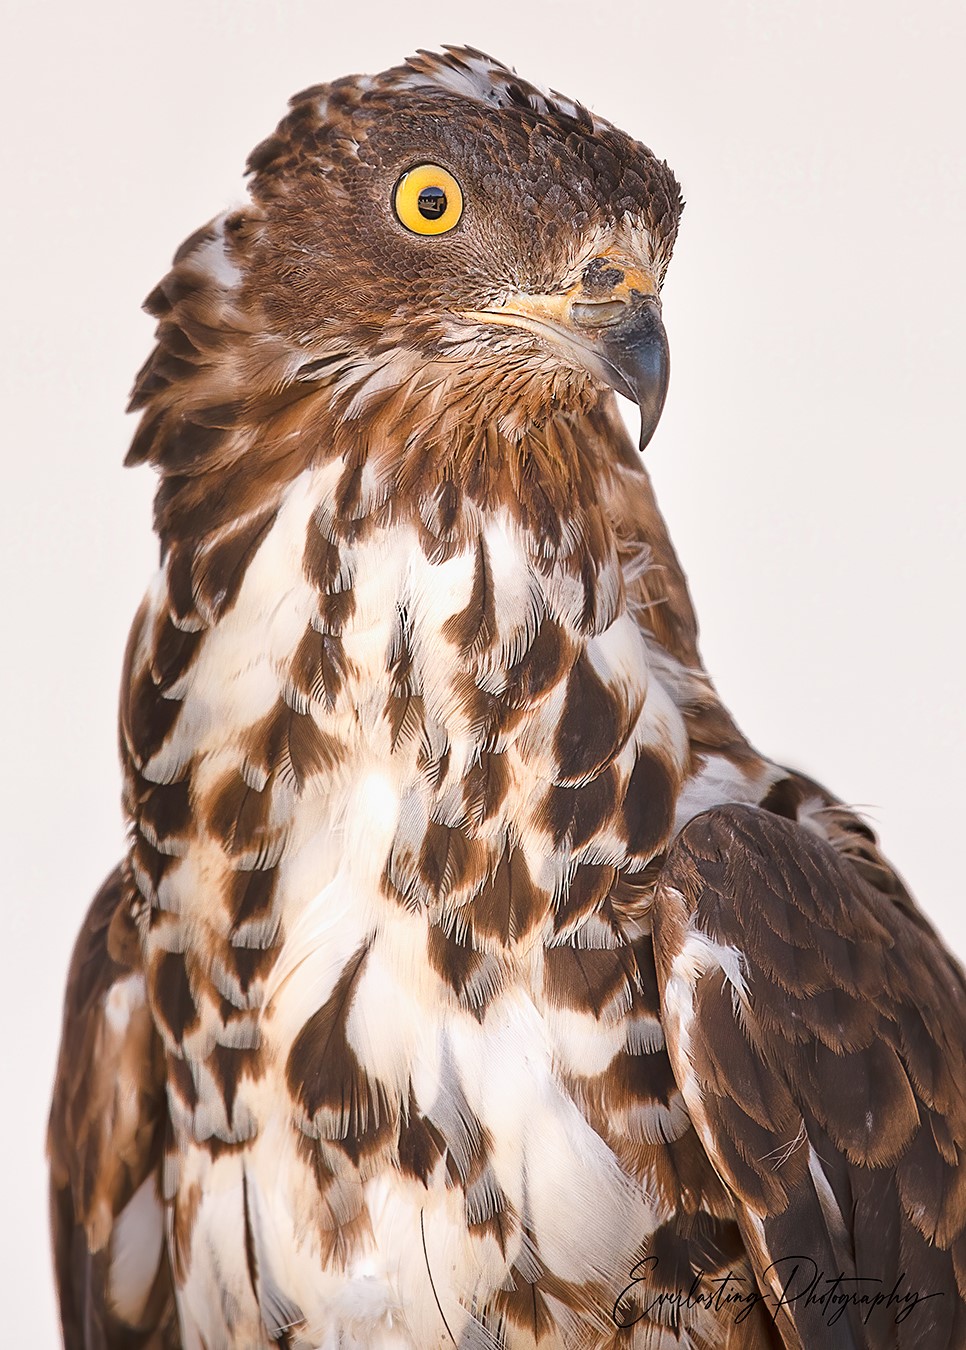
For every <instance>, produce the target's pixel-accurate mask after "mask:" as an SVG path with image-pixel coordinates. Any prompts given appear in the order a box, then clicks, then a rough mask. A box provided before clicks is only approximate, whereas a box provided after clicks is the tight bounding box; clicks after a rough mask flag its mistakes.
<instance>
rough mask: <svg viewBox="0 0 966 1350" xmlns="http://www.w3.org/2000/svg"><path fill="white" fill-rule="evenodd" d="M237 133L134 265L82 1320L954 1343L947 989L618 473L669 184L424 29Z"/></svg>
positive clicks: (490, 1334)
mask: <svg viewBox="0 0 966 1350" xmlns="http://www.w3.org/2000/svg"><path fill="white" fill-rule="evenodd" d="M248 173H249V199H248V200H247V201H246V203H245V204H244V205H242V206H241V207H239V208H237V209H233V210H230V211H228V212H226V213H224V214H222V215H220V216H218V217H217V218H216V219H214V220H213V221H211V223H209V224H208V225H205V226H204V227H203V228H202V229H200V230H199V231H198V232H197V233H196V234H194V235H192V236H191V237H190V238H189V239H188V240H187V241H186V242H185V243H184V244H183V245H182V246H181V248H180V249H179V250H178V252H177V254H176V255H175V258H174V263H173V266H172V268H171V270H170V271H169V272H168V274H167V275H166V276H165V278H164V279H163V280H162V281H161V283H160V284H159V285H158V287H157V288H156V289H155V290H154V292H153V293H152V294H151V295H150V296H149V298H148V300H147V302H146V308H147V310H148V311H149V312H150V314H151V315H153V316H154V317H155V318H156V320H157V335H156V345H155V346H154V349H153V351H152V353H151V355H150V356H149V358H148V360H147V362H146V364H145V365H144V367H143V369H142V370H141V372H140V374H139V376H138V377H137V381H136V384H135V388H134V394H133V398H132V407H133V408H134V409H136V410H137V411H138V412H139V413H140V420H139V423H138V428H137V431H136V434H135V436H134V439H133V443H132V445H131V448H130V452H129V454H128V457H127V462H128V463H129V464H142V463H147V464H150V465H152V466H153V467H154V469H155V470H156V471H157V473H158V475H159V486H158V490H157V496H156V504H155V525H156V530H157V534H158V536H159V540H160V552H161V564H160V570H159V571H158V573H157V575H156V577H155V579H154V581H153V582H152V583H151V585H150V588H149V589H148V592H147V595H146V598H145V599H144V602H143V604H142V605H141V608H140V610H139V611H138V613H137V616H136V618H135V620H134V624H133V627H132V630H131V636H130V640H129V643H128V647H127V652H126V657H125V662H124V669H123V675H122V682H121V699H120V753H121V761H122V767H123V778H124V808H125V812H126V816H127V820H128V822H129V848H128V851H127V854H126V856H125V858H124V859H123V861H122V862H121V864H120V865H119V866H118V867H117V869H116V870H115V871H114V872H113V873H112V874H111V876H110V877H109V878H108V880H107V881H106V882H105V884H104V886H103V888H102V889H101V891H100V893H99V894H98V895H97V897H96V898H95V900H94V902H93V905H92V906H91V909H90V911H89V913H88V915H87V918H86V920H85V922H84V924H83V927H82V929H81V933H80V936H79V938H78V941H77V945H76V948H75V951H74V955H73V958H72V963H71V967H70V973H69V979H68V984H67V992H66V1003H65V1011H64V1020H63V1037H62V1044H61V1050H60V1058H59V1064H58V1068H57V1073H56V1080H55V1086H54V1093H53V1104H52V1110H51V1116H50V1127H49V1143H48V1150H49V1157H50V1175H51V1190H50V1195H51V1215H52V1233H53V1251H54V1263H55V1268H56V1277H57V1283H58V1289H59V1300H60V1311H61V1321H62V1326H63V1334H64V1343H65V1346H66V1347H67V1350H122V1348H123V1350H271V1347H273V1346H275V1347H283V1348H284V1350H309V1347H312V1348H313V1350H363V1348H365V1350H447V1348H448V1347H451V1346H452V1347H458V1350H550V1348H551V1347H561V1348H562V1350H671V1347H674V1350H739V1348H740V1350H766V1348H767V1350H879V1348H882V1350H885V1347H890V1350H903V1348H904V1347H912V1346H918V1347H923V1346H926V1347H929V1350H944V1348H946V1350H953V1348H954V1347H963V1346H966V1301H964V1293H966V1166H964V1163H963V1157H964V1150H966V1063H964V1046H966V984H964V978H963V975H962V973H961V971H960V969H959V967H958V966H957V964H956V962H955V961H954V959H953V958H952V957H951V956H950V955H949V954H948V953H947V952H946V951H945V950H944V948H943V946H942V944H941V942H940V941H939V939H938V938H937V936H936V934H935V933H934V931H933V929H932V928H931V927H930V925H929V923H928V922H927V920H926V919H925V918H924V917H923V915H922V913H921V912H920V910H919V909H918V908H917V906H916V904H915V902H914V901H913V899H912V898H911V897H910V895H909V894H908V892H907V890H906V888H905V886H904V884H903V882H902V881H901V880H900V878H899V877H898V876H897V875H896V873H895V871H894V870H893V869H892V868H891V867H890V865H889V864H888V862H887V861H886V860H885V859H884V858H883V856H882V854H881V853H880V851H879V847H878V844H877V840H876V838H875V835H874V834H873V833H872V831H871V830H870V829H869V827H868V826H867V824H866V823H865V822H864V821H863V820H862V819H861V818H860V817H859V816H857V815H856V814H855V813H854V812H853V811H852V810H851V809H849V808H847V807H846V806H845V805H843V804H842V803H841V802H840V801H838V800H837V799H836V798H835V797H834V796H832V795H831V794H830V793H829V792H827V791H826V790H825V789H824V788H823V787H821V786H820V785H819V784H817V783H815V782H813V781H811V780H810V779H808V778H806V777H804V776H803V775H801V774H799V773H797V772H793V771H791V770H789V769H786V768H783V767H782V766H780V765H778V764H776V763H774V762H773V761H771V760H769V759H767V758H766V757H764V756H763V755H761V754H760V753H759V752H758V751H757V750H756V749H754V748H753V746H752V745H751V744H750V743H749V741H748V740H747V739H746V738H745V736H744V735H743V734H742V732H741V731H740V730H739V729H738V727H737V726H736V725H735V722H734V721H733V719H732V718H731V716H730V715H729V713H728V711H727V709H726V708H725V707H724V706H723V704H722V702H721V700H720V699H719V697H718V695H717V693H716V692H715V689H714V686H713V684H712V682H711V680H710V678H709V676H708V674H707V673H706V671H705V669H704V666H703V664H702V660H701V657H700V654H699V650H698V639H697V625H696V621H695V616H694V611H693V609H692V604H691V600H690V598H689V594H688V588H687V583H686V580H685V577H684V574H683V572H682V570H681V566H680V564H679V562H678V560H677V557H676V556H675V552H674V549H673V547H672V544H671V542H670V539H669V537H668V533H667V529H666V527H665V524H664V521H663V519H662V517H661V515H660V513H659V511H658V508H657V506H656V504H655V499H654V496H653V493H652V489H651V485H650V480H649V478H648V474H647V472H646V470H645V467H644V462H643V459H642V455H641V451H643V450H644V448H645V447H646V446H647V444H648V442H649V440H650V438H651V436H652V434H653V433H654V430H655V427H656V426H657V423H658V419H659V417H660V415H661V411H662V407H663V404H664V399H665V394H666V392H667V387H668V371H669V355H668V344H667V339H666V336H665V331H664V327H663V325H662V318H661V298H660V296H661V287H662V282H663V279H664V276H665V272H666V269H667V267H668V263H669V260H670V257H671V252H672V248H673V245H674V242H675V236H676V234H677V230H678V224H679V219H680V216H681V210H682V200H681V193H680V190H679V187H678V184H677V182H676V180H675V178H674V176H673V174H672V172H671V170H670V169H669V168H668V166H667V165H666V164H665V163H663V162H661V161H660V160H659V159H658V158H656V157H655V156H654V155H653V154H652V153H651V151H650V150H648V149H647V148H646V147H645V146H644V145H642V144H640V143H639V142H637V141H636V140H634V139H632V138H631V137H630V136H628V135H626V134H625V133H624V132H622V131H620V130H618V129H617V128H615V127H614V126H612V125H611V124H610V123H608V122H607V121H605V120H604V119H603V118H601V117H599V116H597V115H596V114H595V113H591V112H589V111H588V110H587V109H586V108H585V107H583V106H581V105H580V104H579V103H576V102H574V101H573V100H571V99H569V98H567V97H565V96H563V95H561V94H558V93H555V92H547V91H544V90H542V89H540V88H538V87H537V86H535V85H533V84H530V83H528V82H527V81H525V80H523V79H522V78H520V77H519V76H517V75H516V73H515V72H514V71H513V70H512V69H510V68H508V67H506V66H504V65H502V64H500V63H499V62H498V61H496V60H494V59H492V58H490V57H488V56H486V55H485V54H483V53H482V52H480V51H477V50H475V49H472V48H456V47H447V48H444V49H443V50H442V51H441V52H439V53H428V52H420V53H418V54H417V55H416V56H415V57H412V58H410V59H409V60H407V61H405V62H404V63H403V64H402V65H400V66H398V67H395V68H394V69H391V70H388V71H386V72H385V73H383V74H381V75H378V76H374V77H373V76H354V77H350V78H344V79H338V80H336V81H334V82H333V83H330V84H325V85H319V86H316V87H313V88H310V89H307V90H305V91H304V92H303V93H300V94H298V95H297V96H296V97H295V98H294V99H293V100H292V101H291V103H290V105H289V111H288V113H287V115H286V116H285V117H284V120H283V121H282V122H281V123H280V124H279V126H278V128H277V130H276V131H275V133H274V134H273V135H271V136H270V137H269V138H268V139H267V140H265V141H263V142H262V143H261V144H260V145H259V146H258V147H257V148H256V149H255V150H254V152H253V153H252V155H251V157H250V159H249V161H248ZM615 391H616V392H617V393H619V394H621V395H624V396H625V397H627V398H630V399H633V400H634V401H635V402H636V403H637V405H638V406H639V409H640V421H641V434H640V447H639V448H638V447H635V445H634V444H633V442H632V440H631V438H630V436H629V435H628V432H627V430H626V428H625V424H624V422H623V421H622V419H621V416H620V413H619V411H618V406H617V402H616V399H615Z"/></svg>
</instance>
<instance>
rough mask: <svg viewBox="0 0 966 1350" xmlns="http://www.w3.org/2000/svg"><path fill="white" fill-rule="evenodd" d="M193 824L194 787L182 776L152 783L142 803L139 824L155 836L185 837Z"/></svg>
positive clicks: (160, 838)
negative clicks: (174, 780)
mask: <svg viewBox="0 0 966 1350" xmlns="http://www.w3.org/2000/svg"><path fill="white" fill-rule="evenodd" d="M191 823H192V811H191V787H190V783H189V781H188V780H187V779H186V778H185V779H181V780H180V781H176V782H173V783H159V784H158V785H157V786H152V787H151V788H150V790H149V791H148V793H147V795H146V797H145V799H144V800H143V802H142V803H141V809H140V811H139V812H138V824H139V826H140V828H141V829H142V830H145V827H147V830H145V833H147V832H148V831H150V833H151V835H152V837H153V838H155V839H159V840H166V839H172V838H175V839H177V838H183V837H184V835H185V834H187V832H188V829H189V827H190V825H191Z"/></svg>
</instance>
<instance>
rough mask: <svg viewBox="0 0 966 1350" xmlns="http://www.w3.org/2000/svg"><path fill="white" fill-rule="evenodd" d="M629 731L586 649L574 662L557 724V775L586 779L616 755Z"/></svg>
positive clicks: (619, 701)
mask: <svg viewBox="0 0 966 1350" xmlns="http://www.w3.org/2000/svg"><path fill="white" fill-rule="evenodd" d="M630 730H631V721H630V716H629V713H628V709H627V707H626V706H625V705H624V702H623V700H622V699H621V697H620V695H619V694H618V693H616V692H615V691H614V690H612V689H609V688H608V686H607V685H606V684H605V683H604V682H603V680H602V679H601V678H600V676H599V675H598V674H597V672H596V671H595V670H594V667H593V665H592V664H591V661H590V658H589V657H588V655H587V653H586V652H582V653H581V654H580V656H579V657H578V658H577V660H576V661H575V662H574V664H573V666H572V667H571V670H570V677H569V679H568V681H567V694H566V698H565V699H564V706H563V711H562V713H561V715H560V721H559V723H558V726H557V737H556V748H557V757H558V761H559V764H560V776H561V778H568V779H577V778H589V777H591V776H592V775H593V774H595V773H597V772H598V771H599V770H600V769H601V768H603V766H604V765H605V764H609V763H610V762H611V761H612V760H614V759H616V757H617V756H618V755H619V754H620V752H621V749H622V747H623V745H624V743H625V741H626V740H627V737H628V735H629V734H630Z"/></svg>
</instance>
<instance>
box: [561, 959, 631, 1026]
mask: <svg viewBox="0 0 966 1350" xmlns="http://www.w3.org/2000/svg"><path fill="white" fill-rule="evenodd" d="M636 982H637V967H636V963H635V961H634V958H633V955H632V953H631V952H630V951H629V949H628V948H626V947H618V948H616V949H612V948H602V949H594V948H588V949H585V948H581V947H572V946H560V947H548V948H547V949H546V950H545V951H544V955H543V992H544V997H545V998H546V999H547V1002H548V1003H550V1005H551V1006H552V1007H554V1008H571V1009H573V1010H574V1011H576V1012H583V1013H593V1015H594V1017H596V1018H598V1019H599V1018H600V1016H601V1014H602V1013H603V1011H604V1009H605V1008H606V1007H607V1006H608V1005H609V1004H611V1003H613V1002H614V1000H615V999H616V998H617V996H618V994H619V993H620V991H621V989H622V988H624V989H626V988H627V987H628V986H631V987H633V986H634V985H635V984H636Z"/></svg>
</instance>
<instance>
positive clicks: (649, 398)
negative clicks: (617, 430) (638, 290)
mask: <svg viewBox="0 0 966 1350" xmlns="http://www.w3.org/2000/svg"><path fill="white" fill-rule="evenodd" d="M603 345H604V349H605V351H606V354H607V359H608V364H609V365H610V366H611V367H612V368H613V370H614V371H615V373H616V374H617V375H618V376H619V377H620V384H618V382H617V381H616V380H614V381H612V383H613V387H614V388H616V389H617V390H618V392H619V393H622V394H628V395H629V396H630V397H631V398H632V399H633V400H634V401H635V403H636V404H637V406H638V408H639V409H640V413H641V437H640V449H641V450H644V449H645V447H646V446H647V445H648V444H649V443H650V441H651V438H652V437H653V435H654V432H655V431H656V430H657V424H658V422H659V421H660V420H661V413H662V412H663V410H664V401H665V399H666V397H667V389H668V380H669V377H670V368H671V363H670V352H669V349H668V342H667V334H666V333H665V331H664V325H663V323H662V322H661V314H660V309H659V307H658V305H657V304H656V303H654V302H653V301H647V302H645V303H644V304H642V305H640V306H638V307H636V309H635V311H634V313H633V314H631V315H629V316H628V318H627V319H625V320H624V321H623V322H622V323H620V324H618V325H615V327H614V328H613V329H612V330H611V331H610V332H609V333H608V334H607V336H606V337H605V338H604V342H603ZM621 386H623V387H621Z"/></svg>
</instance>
